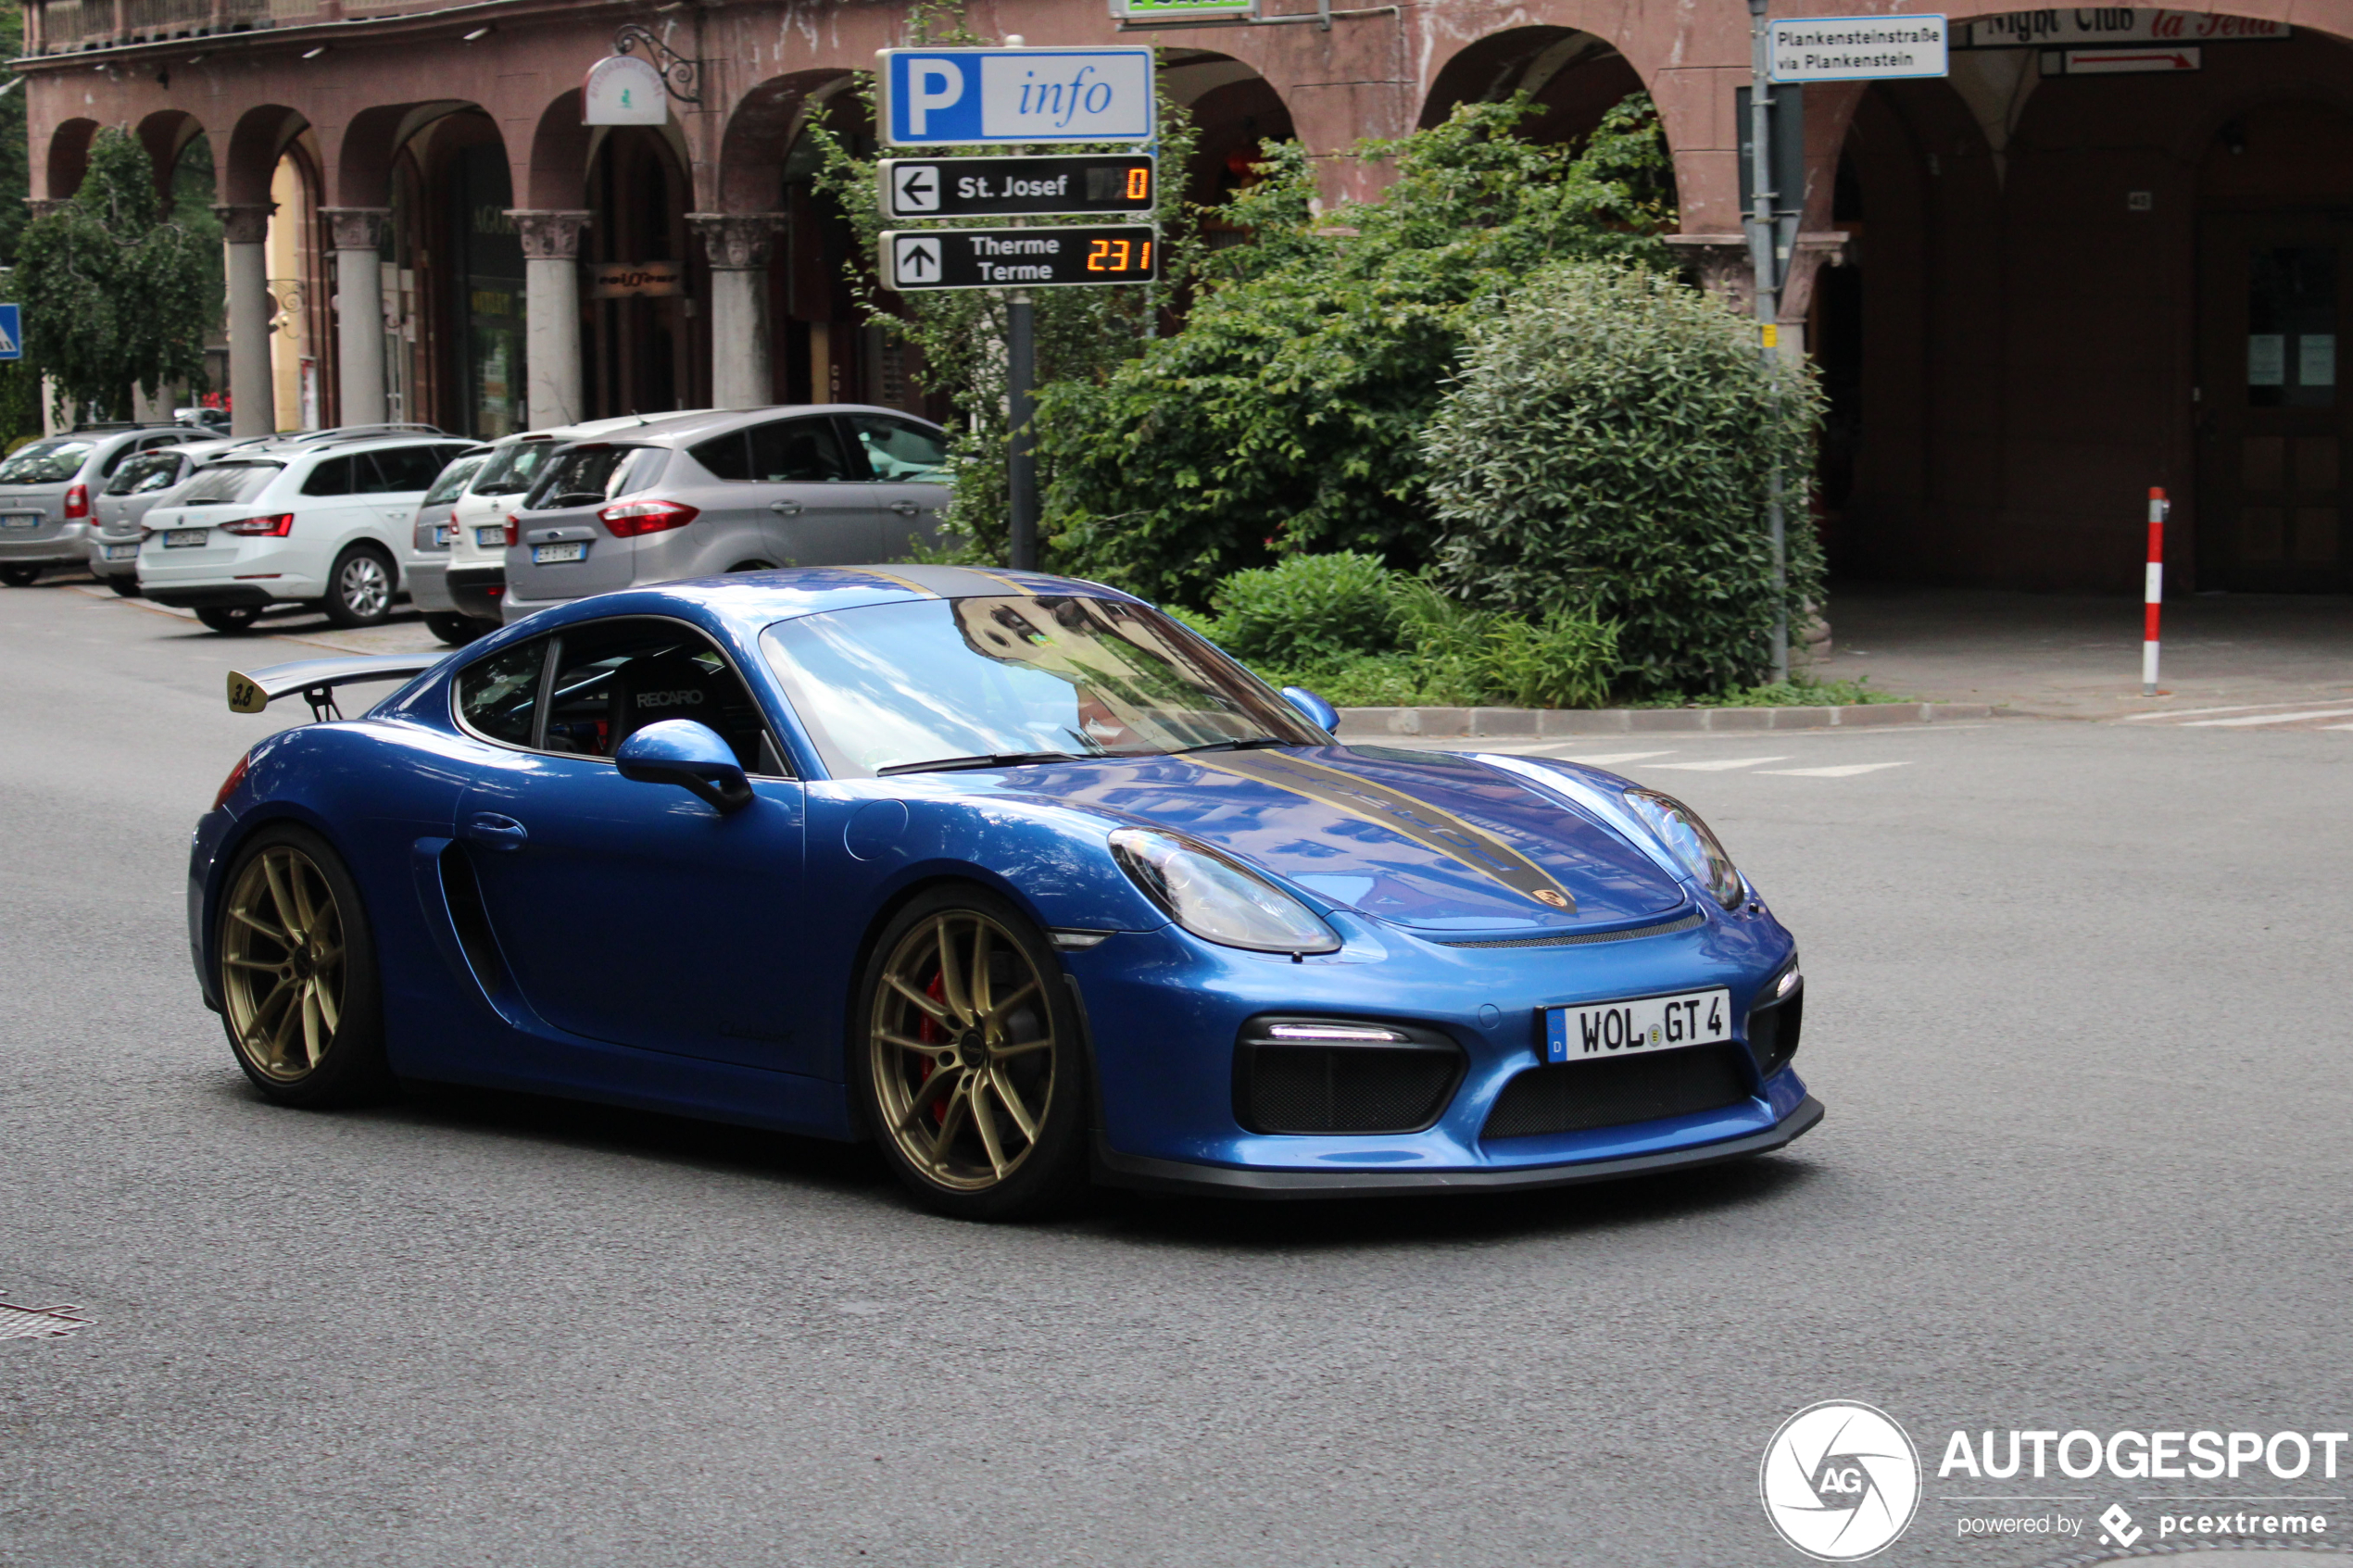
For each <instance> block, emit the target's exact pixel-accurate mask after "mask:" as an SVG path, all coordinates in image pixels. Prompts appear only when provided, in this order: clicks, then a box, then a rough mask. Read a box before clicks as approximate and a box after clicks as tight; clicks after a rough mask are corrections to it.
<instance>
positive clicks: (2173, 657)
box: [1813, 583, 2353, 719]
mask: <svg viewBox="0 0 2353 1568" xmlns="http://www.w3.org/2000/svg"><path fill="white" fill-rule="evenodd" d="M2141 608H2142V607H2141V605H2140V603H2139V602H2138V601H2137V600H2133V599H2121V598H2096V597H2093V596H2089V595H2078V594H2023V593H2014V592H2009V591H2007V590H2002V589H1985V588H1910V587H1904V586H1899V585H1894V584H1889V583H1852V584H1845V585H1842V586H1838V587H1834V588H1833V589H1832V590H1831V598H1830V622H1831V655H1830V657H1829V658H1827V659H1820V660H1818V661H1817V662H1816V663H1815V665H1814V666H1813V673H1814V675H1815V676H1816V677H1817V678H1818V679H1820V680H1825V681H1831V680H1860V679H1862V678H1864V677H1866V676H1868V677H1869V680H1870V683H1871V685H1872V687H1873V689H1875V690H1878V691H1882V692H1886V693H1889V694H1890V695H1892V696H1905V697H1918V698H1919V699H1921V700H1923V701H1928V702H1986V703H1994V704H1996V705H2000V706H2003V707H2005V708H2006V709H2007V711H2008V712H2010V713H2013V714H2026V715H2032V716H2036V717H2044V718H2054V719H2107V718H2114V717H2117V716H2119V715H2121V714H2126V713H2138V712H2145V711H2150V710H2160V711H2161V710H2164V709H2172V708H2191V707H2198V708H2207V707H2219V706H2222V705H2226V704H2247V705H2258V704H2267V703H2294V702H2317V701H2326V700H2329V699H2332V698H2353V597H2348V596H2321V595H2311V596H2302V595H2270V594H2260V595H2259V594H2232V595H2216V596H2203V595H2201V596H2195V597H2190V598H2183V599H2168V600H2167V601H2166V603H2165V610H2164V626H2163V636H2164V648H2163V663H2162V667H2161V669H2160V670H2159V672H2158V690H2159V691H2160V692H2163V693H2166V694H2169V695H2166V696H2158V697H2153V698H2144V697H2143V696H2141Z"/></svg>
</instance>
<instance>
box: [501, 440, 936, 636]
mask: <svg viewBox="0 0 2353 1568" xmlns="http://www.w3.org/2000/svg"><path fill="white" fill-rule="evenodd" d="M947 466H948V441H947V437H946V435H945V434H944V433H942V432H941V430H940V429H939V427H938V426H937V425H935V424H932V423H930V422H929V421H928V420H919V419H916V418H915V417H914V416H912V415H911V414H902V413H900V412H899V411H898V410H897V409H895V408H871V407H867V406H864V405H860V404H827V405H824V406H820V407H803V408H752V409H736V410H733V411H730V412H726V413H718V414H689V415H680V416H677V417H675V418H672V419H657V420H654V421H653V422H651V423H649V424H648V425H646V426H644V427H642V428H640V429H636V430H632V431H630V432H628V433H625V434H623V433H615V434H613V435H611V436H609V437H606V438H603V439H599V440H594V441H580V442H574V443H573V444H572V445H569V446H567V447H565V448H564V449H563V450H562V451H560V453H558V454H557V455H556V457H555V458H553V459H552V460H551V461H550V462H549V463H548V464H547V467H546V468H545V469H543V470H541V472H540V475H539V479H538V482H537V483H535V485H534V486H533V487H532V492H531V494H530V495H528V496H526V497H525V498H524V501H523V505H522V508H520V509H519V510H517V511H516V512H514V513H513V514H512V515H511V516H510V519H509V529H510V532H509V533H508V537H509V538H510V540H512V541H513V543H511V544H510V546H508V548H507V593H506V596H505V598H504V600H503V601H502V608H503V611H504V613H505V616H506V618H507V619H508V620H509V621H515V620H519V619H520V618H522V617H523V616H526V615H529V614H530V613H531V612H532V611H533V610H535V609H543V608H546V607H547V606H548V605H551V604H560V603H562V602H564V601H566V600H569V599H578V598H585V597H586V596H589V595H590V594H604V593H610V592H612V591H613V590H615V589H617V588H631V587H636V586H639V585H640V584H643V583H670V582H675V581H677V580H678V579H680V578H684V577H709V576H714V575H716V574H718V573H721V572H726V571H761V570H764V569H766V568H770V567H779V566H845V565H849V564H852V563H857V562H866V561H882V560H889V559H891V558H894V557H898V556H903V555H905V554H906V553H907V550H908V546H909V543H910V542H911V541H912V540H913V539H916V538H918V537H921V538H923V539H925V541H929V540H930V539H931V538H932V537H933V536H934V534H935V533H936V531H937V526H938V522H939V513H940V509H941V508H944V507H945V506H947V504H948V474H947Z"/></svg>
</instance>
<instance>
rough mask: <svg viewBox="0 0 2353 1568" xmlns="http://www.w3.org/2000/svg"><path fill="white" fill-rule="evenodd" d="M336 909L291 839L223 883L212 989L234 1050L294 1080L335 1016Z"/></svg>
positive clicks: (320, 1054) (339, 958) (309, 1067)
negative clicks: (230, 883)
mask: <svg viewBox="0 0 2353 1568" xmlns="http://www.w3.org/2000/svg"><path fill="white" fill-rule="evenodd" d="M346 972H347V966H346V963H345V955H344V923H343V911H342V909H340V907H339V906H338V905H337V904H336V902H335V896H334V892H333V889H332V888H331V887H330V886H329V885H328V883H327V878H326V875H325V873H323V872H321V871H320V869H319V866H318V863H317V862H316V861H314V860H312V859H310V857H309V856H308V855H306V854H304V853H303V852H302V851H301V850H299V849H297V848H295V847H293V846H291V845H285V844H274V845H271V847H268V848H266V849H264V850H262V851H261V853H260V854H258V855H256V856H255V857H254V858H253V859H252V860H251V861H249V862H248V863H247V864H246V866H245V870H244V871H243V872H239V873H238V876H237V883H236V885H235V886H234V887H233V888H231V889H230V891H229V902H228V906H227V908H226V909H225V911H224V913H223V917H222V922H221V942H220V982H221V984H220V989H221V992H222V998H221V999H222V1000H223V1002H224V1003H226V1005H227V1007H228V1015H229V1034H230V1037H231V1038H232V1039H233V1040H234V1041H235V1042H236V1045H237V1051H238V1054H239V1055H241V1056H243V1057H244V1058H245V1060H246V1061H247V1062H249V1063H250V1064H251V1065H252V1066H253V1068H254V1070H255V1071H256V1072H258V1073H260V1074H261V1075H262V1076H264V1077H266V1078H268V1079H270V1080H271V1081H272V1082H274V1083H280V1084H294V1083H298V1082H300V1081H301V1080H303V1079H305V1078H308V1076H310V1074H311V1073H315V1072H316V1071H318V1068H319V1064H320V1063H321V1061H323V1060H326V1056H327V1052H328V1051H329V1050H331V1049H333V1047H334V1043H335V1032H336V1030H337V1029H338V1028H339V1027H340V1026H341V1024H342V1022H343V1016H344V1004H345V999H346V998H345V991H346Z"/></svg>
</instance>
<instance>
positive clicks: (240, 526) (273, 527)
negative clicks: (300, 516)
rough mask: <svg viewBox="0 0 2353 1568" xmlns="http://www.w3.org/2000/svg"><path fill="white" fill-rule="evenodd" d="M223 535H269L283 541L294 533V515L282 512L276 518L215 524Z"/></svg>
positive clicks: (246, 519)
mask: <svg viewBox="0 0 2353 1568" xmlns="http://www.w3.org/2000/svg"><path fill="white" fill-rule="evenodd" d="M213 526H215V527H216V528H218V529H220V532H221V533H245V534H256V533H259V534H267V535H269V536H270V537H271V538H273V539H283V538H284V537H285V536H286V535H287V534H289V533H293V532H294V513H292V512H280V513H279V514H278V515H277V516H276V517H245V518H239V519H238V520H237V521H234V522H222V523H215V524H214V525H213Z"/></svg>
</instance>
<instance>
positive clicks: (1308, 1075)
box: [1234, 1018, 1464, 1134]
mask: <svg viewBox="0 0 2353 1568" xmlns="http://www.w3.org/2000/svg"><path fill="white" fill-rule="evenodd" d="M1463 1064H1464V1057H1463V1050H1462V1047H1460V1046H1457V1045H1456V1044H1455V1043H1454V1042H1453V1040H1451V1039H1449V1038H1447V1037H1446V1036H1445V1035H1442V1034H1441V1033H1439V1032H1438V1031H1436V1030H1434V1029H1426V1028H1422V1027H1420V1026H1417V1025H1411V1024H1398V1023H1388V1022H1366V1021H1363V1020H1356V1019H1338V1018H1254V1019H1252V1020H1251V1021H1250V1022H1249V1023H1247V1024H1245V1025H1243V1027H1242V1034H1241V1038H1240V1040H1239V1042H1238V1043H1237V1045H1236V1047H1235V1053H1234V1116H1235V1119H1236V1120H1237V1121H1239V1122H1240V1123H1241V1124H1242V1125H1243V1126H1245V1127H1247V1128H1249V1129H1250V1130H1251V1131H1252V1132H1253V1133H1301V1134H1313V1133H1417V1132H1420V1131H1421V1130H1422V1129H1424V1128H1425V1127H1428V1125H1429V1124H1430V1123H1433V1122H1435V1121H1437V1120H1438V1118H1439V1115H1440V1114H1441V1112H1442V1111H1444V1110H1445V1109H1446V1102H1447V1101H1448V1100H1449V1099H1451V1098H1453V1093H1454V1085H1456V1084H1457V1083H1459V1082H1460V1081H1461V1079H1462V1076H1463Z"/></svg>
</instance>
